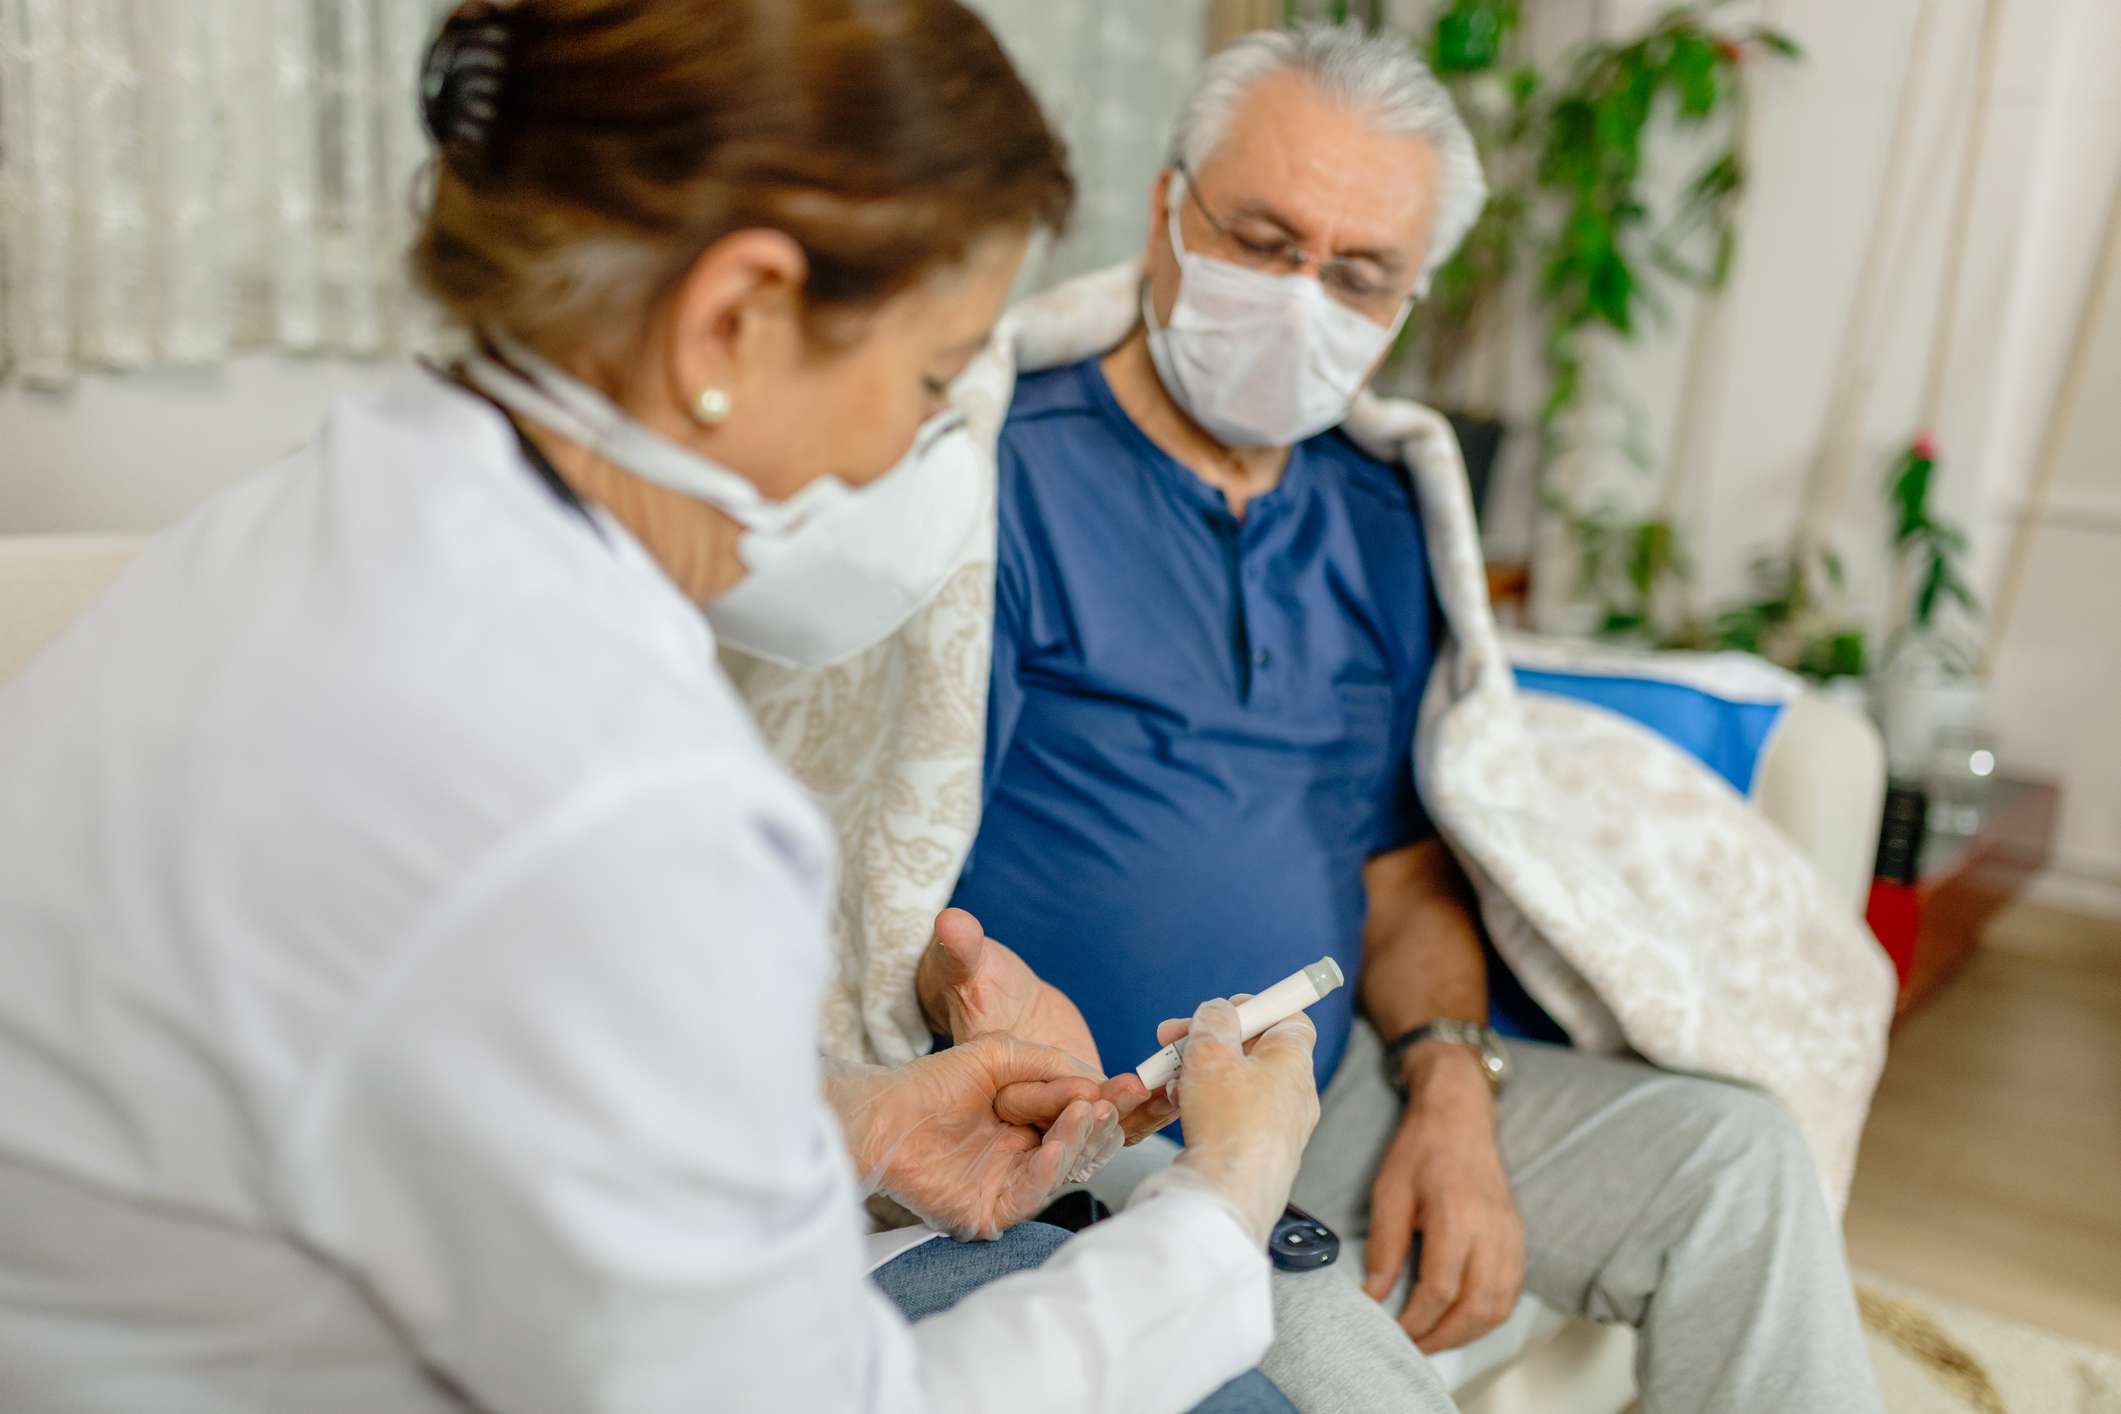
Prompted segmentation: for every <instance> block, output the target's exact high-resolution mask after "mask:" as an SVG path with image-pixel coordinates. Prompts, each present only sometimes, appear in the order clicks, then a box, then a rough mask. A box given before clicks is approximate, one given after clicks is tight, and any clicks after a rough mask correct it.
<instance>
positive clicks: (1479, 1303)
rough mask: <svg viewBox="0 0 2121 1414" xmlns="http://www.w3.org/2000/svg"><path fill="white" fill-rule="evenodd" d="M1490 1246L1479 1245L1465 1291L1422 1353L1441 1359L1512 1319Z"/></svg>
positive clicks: (1469, 1263)
mask: <svg viewBox="0 0 2121 1414" xmlns="http://www.w3.org/2000/svg"><path fill="white" fill-rule="evenodd" d="M1498 1265H1499V1264H1498V1262H1497V1261H1496V1259H1495V1255H1494V1253H1493V1251H1492V1248H1491V1245H1490V1244H1487V1243H1477V1244H1475V1246H1474V1248H1473V1253H1472V1256H1471V1257H1470V1258H1468V1259H1467V1261H1466V1282H1465V1289H1464V1290H1463V1291H1461V1292H1459V1294H1458V1300H1457V1301H1456V1302H1455V1303H1453V1304H1452V1306H1451V1309H1450V1310H1448V1311H1446V1312H1444V1315H1443V1319H1442V1320H1440V1321H1438V1322H1437V1323H1436V1328H1435V1329H1434V1330H1432V1331H1430V1332H1429V1333H1428V1335H1426V1336H1424V1337H1423V1338H1422V1339H1421V1341H1420V1345H1421V1353H1422V1354H1424V1355H1438V1354H1441V1353H1442V1352H1444V1351H1446V1350H1456V1349H1458V1347H1460V1346H1461V1345H1466V1344H1469V1343H1471V1342H1472V1341H1476V1340H1478V1339H1480V1338H1481V1337H1482V1336H1484V1335H1486V1334H1487V1333H1488V1332H1489V1331H1491V1330H1493V1329H1495V1327H1497V1326H1499V1325H1501V1324H1502V1323H1503V1322H1504V1321H1505V1320H1507V1319H1508V1318H1509V1315H1510V1307H1511V1305H1512V1304H1513V1301H1512V1296H1513V1295H1514V1293H1512V1294H1511V1295H1505V1291H1504V1285H1505V1284H1504V1282H1503V1280H1502V1273H1501V1272H1500V1271H1499V1270H1498V1269H1497V1268H1498Z"/></svg>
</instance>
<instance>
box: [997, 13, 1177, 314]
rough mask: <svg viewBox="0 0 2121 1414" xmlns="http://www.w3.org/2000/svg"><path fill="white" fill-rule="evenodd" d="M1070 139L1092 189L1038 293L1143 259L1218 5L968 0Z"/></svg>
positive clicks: (1042, 267) (1045, 267) (1085, 187)
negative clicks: (1173, 138) (1152, 196)
mask: <svg viewBox="0 0 2121 1414" xmlns="http://www.w3.org/2000/svg"><path fill="white" fill-rule="evenodd" d="M969 3H970V4H971V5H972V7H973V8H974V9H976V10H978V11H979V12H980V13H981V14H983V15H984V16H986V18H987V22H988V23H989V24H991V25H992V26H993V27H994V31H995V33H996V34H997V35H999V36H1000V37H1001V40H1002V43H1003V44H1004V45H1005V46H1006V47H1007V48H1008V50H1009V55H1010V57H1011V58H1012V59H1014V60H1015V61H1016V65H1017V67H1018V68H1019V69H1021V70H1022V71H1023V73H1024V76H1025V77H1026V78H1027V79H1028V80H1029V81H1030V84H1031V87H1032V90H1033V91H1034V92H1035V93H1037V94H1038V98H1039V102H1040V103H1042V104H1044V105H1045V108H1046V111H1047V113H1048V114H1049V115H1050V116H1051V117H1052V119H1053V121H1054V122H1055V124H1056V125H1057V126H1058V127H1059V128H1060V130H1061V132H1062V133H1063V134H1064V135H1065V136H1066V138H1067V140H1068V150H1069V156H1070V158H1071V160H1072V162H1073V164H1074V168H1075V177H1076V181H1077V183H1078V184H1079V186H1080V187H1081V189H1082V194H1081V198H1080V201H1079V203H1078V205H1077V208H1076V214H1075V221H1074V224H1073V227H1072V229H1071V230H1070V232H1069V234H1068V237H1067V239H1065V240H1063V241H1061V242H1060V243H1058V244H1057V245H1055V246H1053V247H1052V248H1051V249H1050V250H1048V251H1047V252H1046V253H1045V255H1044V257H1043V258H1042V259H1041V261H1040V263H1039V266H1038V268H1037V269H1036V270H1034V271H1032V272H1029V274H1030V279H1031V282H1032V283H1033V284H1035V285H1048V284H1053V283H1055V282H1057V281H1060V280H1063V279H1066V278H1067V277H1068V276H1070V275H1077V274H1081V273H1082V272H1083V271H1085V270H1095V269H1097V268H1098V267H1099V266H1102V265H1109V264H1111V263H1112V262H1113V261H1115V260H1121V259H1125V258H1128V257H1131V256H1135V255H1138V254H1140V253H1141V249H1142V242H1143V241H1144V239H1145V238H1146V237H1147V235H1148V206H1149V184H1150V183H1151V182H1152V181H1153V180H1154V179H1155V177H1156V174H1157V172H1158V170H1159V169H1161V168H1162V166H1163V163H1164V146H1165V139H1166V138H1167V136H1168V135H1169V133H1170V130H1171V118H1172V115H1173V114H1174V113H1175V112H1176V110H1177V108H1178V101H1179V99H1180V97H1181V96H1183V94H1184V93H1185V90H1186V87H1187V85H1188V84H1189V83H1191V82H1192V79H1193V74H1194V72H1195V71H1196V70H1197V69H1198V68H1199V67H1200V62H1201V60H1202V58H1204V57H1205V52H1204V51H1205V48H1206V42H1207V34H1208V9H1209V4H1210V0H969Z"/></svg>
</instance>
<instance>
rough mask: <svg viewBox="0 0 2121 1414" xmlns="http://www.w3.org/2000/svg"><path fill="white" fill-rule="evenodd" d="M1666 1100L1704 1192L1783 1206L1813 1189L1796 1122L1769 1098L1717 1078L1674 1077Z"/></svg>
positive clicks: (1815, 1185)
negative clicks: (1703, 1180) (1738, 1194)
mask: <svg viewBox="0 0 2121 1414" xmlns="http://www.w3.org/2000/svg"><path fill="white" fill-rule="evenodd" d="M1673 1086H1674V1095H1673V1096H1672V1098H1671V1100H1670V1101H1669V1102H1668V1103H1670V1104H1671V1105H1672V1107H1673V1108H1674V1110H1675V1111H1676V1114H1675V1116H1674V1117H1675V1119H1677V1120H1678V1123H1677V1124H1676V1126H1675V1127H1676V1128H1677V1129H1678V1130H1679V1131H1680V1132H1682V1133H1684V1134H1685V1135H1687V1136H1688V1138H1689V1140H1690V1142H1691V1145H1692V1147H1693V1152H1692V1153H1691V1154H1690V1155H1689V1158H1690V1159H1691V1160H1692V1164H1691V1165H1690V1166H1699V1167H1701V1168H1704V1169H1706V1170H1707V1171H1708V1173H1709V1175H1710V1176H1711V1179H1712V1182H1711V1183H1710V1184H1709V1185H1708V1186H1707V1192H1708V1193H1730V1192H1733V1191H1743V1192H1746V1193H1750V1194H1752V1195H1754V1196H1755V1197H1756V1198H1759V1199H1762V1200H1767V1201H1769V1203H1770V1205H1771V1206H1774V1207H1778V1208H1784V1207H1787V1206H1788V1205H1789V1204H1790V1202H1791V1201H1792V1200H1797V1201H1798V1202H1799V1203H1800V1204H1802V1202H1804V1201H1805V1200H1808V1199H1811V1198H1812V1197H1814V1196H1815V1195H1816V1193H1817V1191H1818V1182H1819V1180H1818V1177H1817V1175H1816V1173H1815V1171H1814V1169H1813V1166H1812V1157H1811V1151H1810V1150H1809V1149H1808V1148H1807V1147H1806V1145H1805V1142H1804V1136H1803V1134H1802V1133H1801V1132H1800V1131H1799V1130H1798V1128H1797V1124H1796V1121H1794V1120H1792V1119H1791V1118H1790V1115H1789V1111H1787V1110H1785V1109H1784V1108H1783V1107H1782V1106H1781V1105H1780V1104H1779V1103H1778V1102H1777V1101H1776V1100H1775V1099H1774V1098H1773V1097H1771V1096H1769V1095H1766V1094H1763V1093H1761V1092H1760V1091H1758V1090H1753V1089H1750V1088H1748V1087H1746V1086H1743V1085H1734V1084H1731V1083H1729V1082H1727V1081H1721V1080H1699V1079H1693V1078H1681V1079H1676V1080H1675V1081H1674V1082H1673Z"/></svg>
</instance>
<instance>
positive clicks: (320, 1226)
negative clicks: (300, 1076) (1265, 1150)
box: [279, 760, 1269, 1414]
mask: <svg viewBox="0 0 2121 1414" xmlns="http://www.w3.org/2000/svg"><path fill="white" fill-rule="evenodd" d="M814 831H815V827H814V826H813V825H811V824H810V823H809V821H808V819H807V818H806V817H804V816H803V815H802V814H801V812H800V810H799V809H798V808H797V807H796V806H795V803H794V801H793V797H792V792H791V791H790V788H789V787H787V786H786V785H785V784H784V783H782V782H780V781H779V780H777V779H776V778H774V777H772V776H770V775H769V774H768V773H767V772H766V770H765V769H764V767H763V763H748V762H743V761H737V762H735V763H734V764H732V763H730V762H726V761H722V760H707V761H701V762H697V763H695V764H694V765H693V766H691V767H690V768H677V769H672V768H665V769H662V770H659V771H658V772H656V773H655V774H654V776H653V777H652V778H644V779H642V780H639V781H632V782H626V781H621V782H614V783H610V784H607V785H606V786H604V787H602V788H600V789H598V790H594V791H591V792H589V793H587V794H585V795H584V796H582V797H581V798H580V799H577V800H575V801H573V802H571V803H570V804H569V805H568V806H566V807H564V808H562V809H560V810H557V811H555V812H553V813H552V815H551V816H550V817H549V818H547V819H544V820H541V821H538V822H534V823H533V824H531V825H528V826H526V827H525V828H523V829H522V830H521V831H519V833H518V834H517V836H516V838H514V839H513V840H511V841H510V842H509V843H507V844H506V845H504V846H502V847H501V848H500V849H498V850H497V851H496V852H495V854H494V856H493V857H492V858H490V859H489V860H488V861H486V862H485V863H483V864H482V865H480V866H479V867H477V868H475V869H473V870H471V871H469V874H468V876H467V877H466V878H465V879H464V880H463V881H461V883H460V884H459V885H458V886H457V887H456V889H455V890H454V892H453V894H452V895H451V897H450V898H449V899H447V900H446V901H445V902H444V903H443V904H442V905H441V906H440V908H439V909H438V910H437V912H436V913H435V914H434V915H433V916H432V917H431V918H430V920H429V922H428V924H427V925H426V926H425V927H424V928H422V929H421V931H420V932H419V933H418V934H417V935H415V936H413V937H411V938H409V939H408V940H407V942H406V944H405V946H404V949H403V951H402V954H401V956H400V958H399V961H398V962H397V963H396V964H395V966H394V967H393V969H392V971H391V972H390V973H389V974H388V975H386V976H384V977H382V978H380V979H378V981H377V983H376V985H375V986H374V988H373V990H372V992H371V994H370V997H369V999H368V1001H367V1003H366V1004H365V1006H364V1008H363V1009H362V1010H361V1011H360V1012H359V1013H358V1014H357V1015H355V1016H354V1017H352V1018H350V1019H349V1021H348V1022H347V1029H346V1031H345V1033H344V1034H343V1035H342V1036H341V1037H339V1038H338V1039H337V1040H336V1042H335V1043H334V1045H333V1046H332V1047H331V1048H330V1051H329V1055H330V1059H329V1061H328V1062H327V1063H326V1065H325V1066H324V1068H323V1069H322V1070H321V1071H320V1072H319V1073H318V1074H317V1075H316V1076H315V1077H314V1079H313V1080H312V1081H311V1082H310V1084H309V1085H308V1086H307V1087H306V1089H305V1092H304V1094H303V1095H302V1097H301V1099H300V1101H299V1103H298V1104H297V1105H296V1106H295V1108H294V1109H293V1111H292V1113H291V1115H290V1118H289V1121H288V1123H287V1125H286V1128H285V1130H284V1132H283V1135H282V1140H281V1154H280V1171H279V1182H280V1183H281V1186H282V1202H283V1204H284V1205H285V1207H286V1208H287V1209H288V1211H289V1214H290V1221H291V1223H292V1225H293V1226H294V1227H295V1228H296V1229H297V1230H298V1232H299V1233H300V1234H301V1235H302V1236H303V1237H304V1238H305V1239H306V1240H307V1241H308V1242H309V1243H310V1244H311V1245H313V1246H314V1247H315V1248H316V1249H317V1250H318V1251H320V1252H321V1253H322V1254H324V1255H325V1256H326V1257H327V1258H328V1259H330V1260H332V1261H334V1262H336V1263H338V1264H340V1265H342V1266H343V1267H345V1268H346V1269H347V1270H349V1271H350V1272H351V1273H352V1274H354V1275H355V1277H356V1278H357V1279H359V1280H360V1281H361V1282H362V1283H363V1284H364V1285H365V1286H366V1288H367V1289H368V1290H369V1291H370V1292H371V1293H372V1294H373V1296H374V1298H375V1299H376V1301H377V1303H378V1305H379V1306H380V1307H381V1308H383V1309H384V1310H385V1312H386V1313H387V1314H388V1316H389V1318H390V1319H391V1320H392V1322H393V1323H394V1324H395V1325H396V1326H397V1328H398V1329H400V1330H401V1331H402V1332H403V1333H404V1334H405V1335H406V1337H407V1339H408V1340H409V1341H410V1342H412V1343H413V1344H414V1345H415V1346H416V1347H417V1348H418V1350H419V1353H420V1355H421V1356H422V1358H423V1359H425V1360H426V1361H427V1362H428V1363H429V1364H430V1365H431V1366H432V1367H433V1368H435V1369H436V1370H437V1371H438V1372H439V1373H440V1374H441V1375H442V1376H443V1377H445V1378H446V1379H448V1380H450V1381H452V1382H454V1383H455V1384H457V1385H458V1386H460V1387H461V1388H462V1389H463V1390H464V1391H465V1393H466V1394H467V1396H468V1397H469V1399H470V1402H471V1403H472V1404H474V1405H476V1406H478V1407H481V1408H485V1409H491V1410H494V1411H496V1414H547V1411H550V1414H561V1411H565V1414H599V1412H600V1411H606V1410H621V1409H623V1410H627V1411H630V1412H631V1414H661V1411H671V1412H672V1414H676V1411H703V1410H707V1409H714V1410H733V1411H752V1410H756V1411H769V1410H770V1411H781V1410H795V1409H802V1410H812V1409H815V1410H828V1409H829V1410H850V1411H865V1410H866V1411H878V1412H879V1414H883V1412H884V1411H890V1412H891V1414H897V1411H913V1410H923V1409H953V1410H956V1409H963V1410H972V1409H993V1408H997V1407H1008V1408H1010V1409H1011V1410H1012V1411H1013V1412H1014V1414H1032V1411H1037V1410H1042V1409H1053V1410H1056V1411H1057V1410H1061V1409H1071V1410H1075V1409H1112V1410H1118V1409H1121V1408H1126V1409H1129V1410H1135V1411H1151V1412H1152V1414H1153V1411H1154V1410H1155V1409H1158V1408H1170V1409H1174V1410H1175V1409H1179V1408H1182V1407H1185V1404H1187V1403H1190V1402H1191V1398H1198V1397H1200V1396H1201V1395H1203V1394H1205V1393H1206V1392H1207V1390H1208V1389H1210V1388H1212V1387H1213V1385H1214V1384H1215V1383H1217V1382H1219V1381H1220V1380H1221V1379H1224V1378H1228V1377H1229V1376H1230V1375H1233V1374H1235V1373H1236V1372H1237V1371H1239V1370H1241V1369H1243V1368H1244V1367H1245V1366H1247V1365H1249V1364H1250V1363H1252V1361H1254V1360H1256V1359H1257V1357H1258V1355H1259V1353H1260V1351H1261V1350H1262V1349H1263V1348H1264V1345H1265V1341H1266V1334H1265V1332H1266V1328H1267V1323H1268V1321H1269V1317H1268V1316H1267V1314H1266V1303H1267V1296H1266V1278H1265V1271H1264V1262H1263V1259H1261V1258H1260V1257H1259V1255H1258V1254H1257V1253H1256V1252H1254V1251H1251V1250H1249V1249H1250V1244H1249V1243H1247V1242H1245V1241H1244V1240H1243V1239H1242V1237H1241V1236H1240V1235H1238V1232H1237V1227H1236V1224H1235V1223H1234V1222H1233V1221H1232V1220H1230V1219H1229V1218H1228V1217H1227V1216H1225V1215H1223V1214H1221V1213H1220V1212H1218V1211H1217V1210H1215V1209H1214V1207H1213V1205H1211V1204H1207V1203H1205V1202H1199V1201H1195V1202H1191V1203H1174V1204H1173V1205H1172V1206H1171V1207H1169V1208H1166V1209H1164V1211H1163V1213H1162V1214H1161V1215H1159V1213H1158V1211H1157V1209H1158V1208H1159V1207H1160V1206H1161V1205H1162V1204H1163V1203H1165V1202H1166V1201H1168V1200H1166V1199H1159V1200H1157V1202H1156V1203H1154V1204H1148V1205H1145V1207H1144V1210H1143V1211H1142V1212H1141V1213H1139V1214H1130V1215H1128V1216H1126V1217H1124V1218H1122V1219H1116V1220H1114V1221H1113V1222H1112V1223H1110V1224H1108V1225H1107V1226H1108V1229H1109V1231H1110V1233H1111V1234H1112V1235H1110V1236H1106V1235H1105V1234H1104V1233H1093V1234H1091V1238H1095V1239H1098V1240H1096V1241H1092V1240H1091V1239H1090V1238H1086V1239H1084V1240H1083V1241H1081V1242H1079V1243H1077V1244H1074V1247H1075V1249H1076V1250H1074V1251H1070V1252H1066V1253H1064V1254H1063V1255H1062V1257H1061V1258H1060V1259H1057V1260H1056V1262H1055V1264H1054V1265H1053V1266H1052V1268H1051V1270H1050V1271H1042V1272H1039V1273H1031V1274H1027V1275H1025V1276H1023V1277H1019V1278H1015V1279H1012V1281H1011V1282H1007V1283H998V1284H997V1285H996V1286H995V1287H993V1288H991V1289H990V1290H989V1291H988V1292H983V1293H980V1294H978V1295H976V1296H974V1297H973V1298H971V1299H969V1300H968V1301H966V1302H964V1303H961V1305H960V1306H959V1308H958V1309H957V1310H956V1311H953V1312H952V1313H950V1314H949V1315H947V1316H944V1317H939V1318H937V1319H936V1320H934V1321H931V1322H928V1323H925V1324H924V1325H923V1326H922V1327H921V1328H920V1332H919V1336H918V1339H916V1336H915V1333H914V1332H913V1331H912V1330H910V1329H909V1328H908V1327H907V1326H906V1325H905V1323H904V1322H903V1321H902V1320H900V1318H899V1317H898V1315H897V1313H896V1311H895V1310H894V1309H892V1308H891V1307H890V1306H889V1304H888V1303H887V1302H886V1301H885V1300H884V1299H883V1297H882V1296H881V1295H880V1294H879V1293H878V1292H877V1291H876V1289H875V1288H874V1287H873V1286H872V1285H871V1284H870V1283H869V1282H868V1281H867V1279H866V1278H865V1276H864V1274H863V1260H862V1250H861V1241H860V1233H859V1225H858V1208H857V1205H856V1202H855V1195H854V1191H853V1185H852V1178H851V1175H850V1173H849V1165H848V1163H847V1160H846V1156H845V1153H844V1147H843V1144H842V1140H841V1136H840V1133H839V1129H838V1125H837V1122H836V1120H835V1119H834V1117H833V1115H832V1113H831V1111H830V1110H829V1108H828V1107H827V1106H826V1105H825V1103H824V1101H823V1099H822V1098H821V1085H820V1069H819V1062H818V1060H817V1057H816V1039H815V1038H816V1008H817V1006H818V999H819V997H820V996H821V995H822V992H823V982H824V975H825V967H826V956H825V943H824V938H825V926H824V925H825V920H824V911H825V908H826V902H827V899H828V896H829V893H830V877H829V875H830V866H829V862H828V861H827V860H826V859H825V858H823V857H822V853H823V852H822V849H821V848H817V847H815V846H806V844H805V841H806V839H810V838H814ZM1173 1196H1174V1197H1177V1196H1179V1195H1173ZM1217 1222H1219V1223H1221V1224H1222V1227H1221V1228H1217V1227H1216V1226H1215V1224H1216V1223H1217ZM1130 1231H1131V1232H1132V1233H1133V1234H1134V1240H1133V1241H1130V1240H1129V1239H1128V1236H1127V1234H1128V1233H1129V1232H1130ZM1196 1254H1198V1257H1197V1258H1196ZM1189 1259H1193V1260H1189ZM1233 1273H1235V1274H1236V1275H1233ZM1174 1312H1183V1313H1186V1314H1187V1315H1188V1316H1189V1318H1190V1319H1189V1321H1188V1324H1187V1328H1186V1331H1187V1337H1188V1338H1189V1339H1190V1340H1193V1341H1195V1342H1196V1343H1197V1345H1198V1346H1199V1347H1200V1348H1199V1349H1189V1350H1186V1351H1174V1350H1173V1349H1172V1344H1173V1340H1174V1330H1173V1325H1172V1322H1173V1321H1174V1320H1175V1319H1176V1317H1175V1316H1174V1315H1173V1313H1174ZM1174 1367H1177V1368H1174ZM1204 1382H1205V1383H1204ZM1129 1391H1132V1393H1133V1394H1134V1395H1136V1396H1139V1395H1142V1394H1144V1393H1146V1394H1148V1395H1149V1396H1150V1398H1148V1399H1142V1398H1139V1397H1135V1398H1128V1397H1127V1396H1128V1392H1129ZM1187 1396H1190V1397H1191V1398H1187ZM1166 1398H1169V1399H1170V1400H1171V1401H1172V1402H1170V1403H1165V1402H1163V1401H1164V1400H1165V1399H1166Z"/></svg>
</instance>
